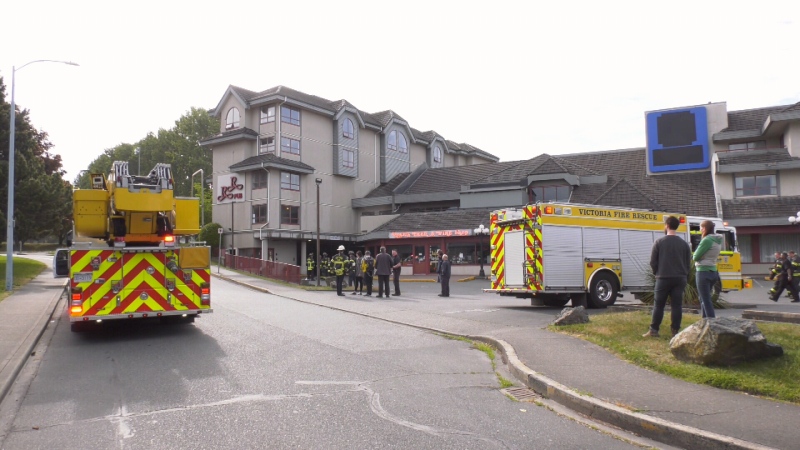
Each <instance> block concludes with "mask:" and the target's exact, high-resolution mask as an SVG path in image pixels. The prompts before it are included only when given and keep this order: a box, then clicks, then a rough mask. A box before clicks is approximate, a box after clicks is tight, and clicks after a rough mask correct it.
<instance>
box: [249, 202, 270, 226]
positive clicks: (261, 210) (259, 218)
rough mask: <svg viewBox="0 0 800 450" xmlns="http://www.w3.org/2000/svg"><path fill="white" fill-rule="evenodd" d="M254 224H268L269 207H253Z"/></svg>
mask: <svg viewBox="0 0 800 450" xmlns="http://www.w3.org/2000/svg"><path fill="white" fill-rule="evenodd" d="M252 217H253V223H267V205H253V216H252Z"/></svg>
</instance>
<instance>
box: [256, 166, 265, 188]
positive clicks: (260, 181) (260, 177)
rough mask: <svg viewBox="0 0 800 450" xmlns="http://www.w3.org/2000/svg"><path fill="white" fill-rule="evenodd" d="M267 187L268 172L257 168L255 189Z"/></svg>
mask: <svg viewBox="0 0 800 450" xmlns="http://www.w3.org/2000/svg"><path fill="white" fill-rule="evenodd" d="M266 187H267V172H265V171H263V170H257V171H255V172H253V190H256V189H265V188H266Z"/></svg>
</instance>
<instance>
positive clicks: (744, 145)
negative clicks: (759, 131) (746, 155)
mask: <svg viewBox="0 0 800 450" xmlns="http://www.w3.org/2000/svg"><path fill="white" fill-rule="evenodd" d="M757 148H767V141H753V142H740V143H738V144H728V150H755V149H757Z"/></svg>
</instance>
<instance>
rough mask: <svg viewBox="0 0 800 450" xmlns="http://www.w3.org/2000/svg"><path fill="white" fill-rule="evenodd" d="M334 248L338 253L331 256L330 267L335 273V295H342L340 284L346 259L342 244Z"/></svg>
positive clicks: (342, 279) (345, 269) (345, 267)
mask: <svg viewBox="0 0 800 450" xmlns="http://www.w3.org/2000/svg"><path fill="white" fill-rule="evenodd" d="M336 250H338V251H339V253H337V254H335V255H333V258H331V267H332V268H333V273H334V274H335V275H336V295H340V296H344V294H343V293H342V285H343V284H344V274H345V272H346V271H347V262H348V259H347V257H346V256H344V245H340V246H339V248H337V249H336Z"/></svg>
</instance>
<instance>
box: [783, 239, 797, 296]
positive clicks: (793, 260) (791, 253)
mask: <svg viewBox="0 0 800 450" xmlns="http://www.w3.org/2000/svg"><path fill="white" fill-rule="evenodd" d="M788 254H789V264H791V266H792V274H793V275H794V276H793V277H792V285H794V290H795V291H797V292H798V295H800V255H797V254H796V253H795V252H794V250H789V252H788ZM786 298H792V292H791V291H789V290H787V292H786Z"/></svg>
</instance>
